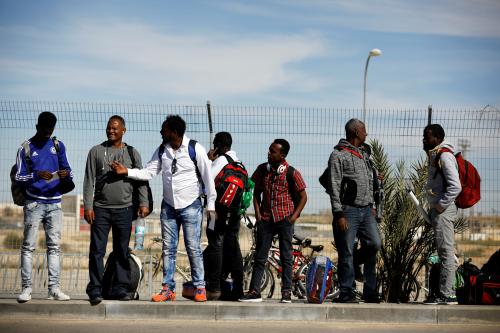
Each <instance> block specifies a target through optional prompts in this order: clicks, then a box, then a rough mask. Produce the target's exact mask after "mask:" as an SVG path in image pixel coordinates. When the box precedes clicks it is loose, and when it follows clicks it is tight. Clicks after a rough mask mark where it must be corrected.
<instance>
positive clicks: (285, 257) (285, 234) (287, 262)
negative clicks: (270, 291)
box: [275, 218, 293, 293]
mask: <svg viewBox="0 0 500 333" xmlns="http://www.w3.org/2000/svg"><path fill="white" fill-rule="evenodd" d="M275 228H276V231H277V233H278V239H279V245H280V261H281V267H282V269H283V272H282V274H281V292H282V293H284V292H290V291H292V269H293V257H292V239H293V224H291V223H290V221H289V220H288V218H285V219H284V220H282V221H279V222H278V223H275Z"/></svg>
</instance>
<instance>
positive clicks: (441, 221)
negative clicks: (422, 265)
mask: <svg viewBox="0 0 500 333" xmlns="http://www.w3.org/2000/svg"><path fill="white" fill-rule="evenodd" d="M430 218H431V221H432V228H433V229H434V235H435V237H436V240H435V241H436V249H437V252H438V255H439V259H440V261H441V273H440V275H439V291H440V293H441V295H443V296H445V297H450V296H454V295H455V291H454V290H453V285H454V284H455V270H456V269H457V264H456V262H455V229H454V227H453V221H454V220H455V219H456V218H457V206H455V204H451V205H449V206H448V208H446V209H445V211H444V212H442V213H441V214H438V213H437V211H436V210H435V209H431V211H430Z"/></svg>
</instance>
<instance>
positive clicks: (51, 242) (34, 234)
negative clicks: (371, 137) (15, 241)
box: [21, 200, 62, 290]
mask: <svg viewBox="0 0 500 333" xmlns="http://www.w3.org/2000/svg"><path fill="white" fill-rule="evenodd" d="M23 210H24V239H23V245H22V247H21V283H22V287H23V288H31V286H32V281H31V278H32V272H33V251H35V248H36V243H37V241H38V227H39V226H40V223H42V224H43V228H44V230H45V240H46V244H47V266H48V278H49V282H48V287H49V290H52V289H56V288H59V275H60V273H61V263H60V261H61V229H62V219H61V216H62V213H61V212H62V211H61V203H52V204H45V203H40V202H36V201H32V200H27V201H26V204H25V205H24V208H23Z"/></svg>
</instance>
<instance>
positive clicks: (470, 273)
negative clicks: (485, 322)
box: [455, 261, 481, 304]
mask: <svg viewBox="0 0 500 333" xmlns="http://www.w3.org/2000/svg"><path fill="white" fill-rule="evenodd" d="M457 273H458V274H459V275H460V276H461V277H462V280H463V283H462V285H461V286H459V287H458V288H457V289H456V290H455V293H456V295H457V301H458V304H477V300H476V291H475V289H476V281H477V277H478V275H479V274H480V273H481V271H480V270H479V268H478V267H477V266H476V265H474V264H471V263H470V262H469V261H466V262H464V263H463V264H462V265H460V266H459V267H458V269H457Z"/></svg>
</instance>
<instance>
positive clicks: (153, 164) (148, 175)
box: [111, 148, 161, 180]
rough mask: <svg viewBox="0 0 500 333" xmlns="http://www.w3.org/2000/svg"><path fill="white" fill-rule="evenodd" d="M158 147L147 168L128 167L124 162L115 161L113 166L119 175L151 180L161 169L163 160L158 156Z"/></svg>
mask: <svg viewBox="0 0 500 333" xmlns="http://www.w3.org/2000/svg"><path fill="white" fill-rule="evenodd" d="M159 149H160V148H156V150H155V152H154V153H153V156H152V157H151V160H150V161H149V162H148V163H147V164H146V167H145V168H142V169H135V168H134V169H127V168H126V167H125V166H124V165H123V164H121V163H118V162H116V161H115V162H113V163H112V165H111V168H112V169H113V171H114V172H116V174H118V175H125V176H127V177H129V178H131V179H135V180H151V179H152V178H153V177H154V176H156V175H157V174H158V173H160V171H161V160H160V158H159V157H158V150H159Z"/></svg>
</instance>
